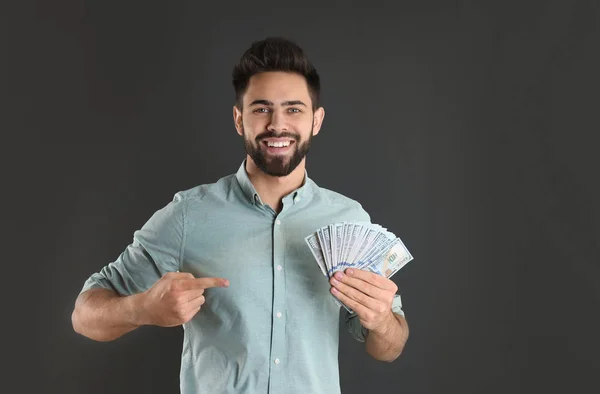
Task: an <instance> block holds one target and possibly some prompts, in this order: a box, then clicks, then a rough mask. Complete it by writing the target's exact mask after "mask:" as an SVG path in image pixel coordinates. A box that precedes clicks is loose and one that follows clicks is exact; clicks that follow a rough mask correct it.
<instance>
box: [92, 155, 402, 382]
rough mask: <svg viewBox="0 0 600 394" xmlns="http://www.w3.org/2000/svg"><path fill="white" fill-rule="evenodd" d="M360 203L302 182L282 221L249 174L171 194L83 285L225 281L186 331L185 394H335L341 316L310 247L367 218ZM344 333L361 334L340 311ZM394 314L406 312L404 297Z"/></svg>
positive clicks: (140, 287) (209, 293)
mask: <svg viewBox="0 0 600 394" xmlns="http://www.w3.org/2000/svg"><path fill="white" fill-rule="evenodd" d="M369 220H370V218H369V215H368V214H367V213H366V212H365V210H364V209H363V208H362V206H361V205H360V204H359V203H358V202H356V201H354V200H352V199H349V198H347V197H344V196H343V195H341V194H338V193H335V192H332V191H330V190H327V189H323V188H320V187H318V186H317V185H316V184H315V183H314V182H313V181H312V180H311V179H310V178H308V176H307V174H306V172H305V178H304V183H303V185H302V186H301V187H300V188H298V189H297V190H295V191H294V192H292V193H290V194H288V195H286V196H285V197H284V198H283V209H282V210H281V212H280V213H279V214H277V213H276V212H275V211H274V210H273V209H272V208H271V207H269V206H268V205H265V204H263V202H262V201H261V199H260V196H259V195H258V194H257V192H256V190H255V189H254V186H253V185H252V183H251V182H250V179H249V178H248V175H247V173H246V170H245V162H243V163H242V165H241V166H240V168H239V170H238V172H237V173H236V174H234V175H229V176H226V177H224V178H221V179H219V180H218V181H217V182H216V183H213V184H205V185H200V186H196V187H194V188H192V189H189V190H185V191H181V192H178V193H176V194H175V196H174V199H173V201H171V202H170V203H169V204H168V205H166V206H165V207H164V208H162V209H160V210H159V211H157V212H155V213H154V215H152V217H151V218H150V219H149V220H148V221H147V222H146V223H145V224H144V226H143V227H142V228H141V229H140V230H138V231H136V232H135V233H134V235H133V242H132V243H131V244H130V245H129V246H127V248H126V249H125V250H124V252H123V253H122V254H121V255H120V256H119V257H118V259H117V260H116V261H114V262H112V263H110V264H108V265H107V266H106V267H104V268H102V270H101V271H100V272H99V273H94V274H93V275H92V276H91V277H90V278H89V279H88V280H87V281H86V283H85V285H84V287H83V289H82V292H83V291H85V290H88V289H90V288H94V287H103V288H107V289H112V290H114V291H116V292H117V293H118V294H120V295H131V294H136V293H140V292H143V291H145V290H147V289H148V288H150V287H151V286H152V285H153V284H154V283H155V282H156V281H157V280H158V279H159V278H160V277H161V276H163V275H164V274H166V273H167V272H173V271H181V272H190V273H192V274H193V275H194V276H195V277H222V278H225V279H228V280H229V282H230V285H229V287H227V288H210V289H207V290H206V291H205V297H206V303H205V304H204V305H203V306H202V309H201V311H200V312H199V313H198V314H197V315H196V316H195V317H194V318H193V319H192V320H190V321H189V322H188V323H186V324H184V325H183V328H184V340H183V351H182V355H181V372H180V384H181V393H183V394H202V393H210V394H220V393H261V394H264V393H271V394H290V393H303V394H304V393H306V394H308V393H310V394H318V393H324V394H325V393H326V394H332V393H339V392H340V385H339V371H338V340H339V338H338V333H339V327H338V324H339V313H340V307H339V305H338V304H337V303H336V302H335V300H334V297H333V296H332V295H331V294H330V292H329V289H330V285H329V282H328V280H327V279H326V278H325V277H324V276H323V274H322V272H321V270H320V269H319V266H318V265H317V263H316V261H315V260H314V258H313V256H312V254H311V252H310V250H309V248H308V247H307V245H306V243H305V241H304V238H305V237H306V236H307V235H309V234H311V233H313V232H314V231H315V230H316V229H317V228H319V227H322V226H325V225H329V224H330V223H335V222H342V221H369ZM341 310H342V313H344V314H345V322H346V326H347V328H348V330H349V332H350V333H351V334H352V336H353V337H354V338H356V339H357V340H359V341H364V340H365V334H366V329H364V327H362V326H361V324H360V321H359V320H358V318H357V317H356V315H350V314H349V313H348V312H347V311H346V310H345V309H344V308H341ZM393 311H394V312H395V313H398V314H403V312H402V309H401V301H400V296H398V295H397V296H396V299H395V300H394V305H393Z"/></svg>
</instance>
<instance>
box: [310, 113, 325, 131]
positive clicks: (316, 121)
mask: <svg viewBox="0 0 600 394" xmlns="http://www.w3.org/2000/svg"><path fill="white" fill-rule="evenodd" d="M323 118H325V108H323V107H319V108H317V109H316V110H315V113H314V114H313V133H312V135H313V136H315V135H317V134H319V131H321V126H322V125H323Z"/></svg>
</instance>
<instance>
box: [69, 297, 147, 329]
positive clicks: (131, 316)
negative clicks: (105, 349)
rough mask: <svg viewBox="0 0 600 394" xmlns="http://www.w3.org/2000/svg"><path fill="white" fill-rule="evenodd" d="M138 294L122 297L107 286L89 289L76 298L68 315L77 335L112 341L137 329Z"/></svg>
mask: <svg viewBox="0 0 600 394" xmlns="http://www.w3.org/2000/svg"><path fill="white" fill-rule="evenodd" d="M140 296H141V294H136V295H132V296H127V297H122V296H119V295H118V294H116V293H115V292H114V291H111V290H107V289H98V288H96V289H90V290H88V291H86V292H84V293H82V294H80V295H79V296H78V297H77V301H76V302H75V309H74V310H73V314H72V316H71V321H72V323H73V329H74V330H75V332H77V333H78V334H81V335H83V336H86V337H88V338H91V339H94V340H96V341H112V340H114V339H117V338H119V337H120V336H122V335H124V334H126V333H128V332H129V331H132V330H134V329H136V328H138V327H139V326H140V325H141V324H140V322H139V321H138V320H139V319H138V318H137V310H138V306H137V304H138V303H139V297H140Z"/></svg>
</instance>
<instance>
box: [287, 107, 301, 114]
mask: <svg viewBox="0 0 600 394" xmlns="http://www.w3.org/2000/svg"><path fill="white" fill-rule="evenodd" d="M288 111H290V112H293V113H299V112H302V111H300V109H298V108H290V109H289V110H288Z"/></svg>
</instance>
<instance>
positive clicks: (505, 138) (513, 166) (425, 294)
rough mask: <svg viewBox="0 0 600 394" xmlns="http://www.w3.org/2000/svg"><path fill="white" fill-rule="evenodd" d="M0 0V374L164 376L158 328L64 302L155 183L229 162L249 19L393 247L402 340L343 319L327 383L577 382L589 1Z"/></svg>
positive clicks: (590, 199) (398, 389) (81, 386)
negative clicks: (235, 82) (298, 89)
mask: <svg viewBox="0 0 600 394" xmlns="http://www.w3.org/2000/svg"><path fill="white" fill-rule="evenodd" d="M15 3H16V4H14V5H12V7H13V9H11V10H3V11H2V12H0V14H1V15H2V26H4V27H6V28H7V29H6V33H3V34H2V55H1V56H0V57H1V58H2V60H1V61H0V64H1V65H0V67H2V69H1V70H0V71H2V89H0V91H1V95H2V102H3V105H2V117H1V122H2V124H1V125H0V127H1V130H2V136H3V140H4V142H3V143H2V147H3V149H2V151H3V155H2V160H3V162H4V163H3V165H2V172H3V186H2V191H3V193H2V199H3V211H4V213H3V216H4V219H3V224H4V225H3V226H2V227H3V236H2V240H3V244H4V245H3V248H2V249H3V261H2V263H3V267H4V271H3V273H4V275H3V279H4V281H3V286H2V292H3V293H4V296H3V304H5V307H4V317H3V324H2V325H3V332H5V334H4V342H6V344H5V350H4V351H3V358H6V359H7V360H8V361H9V362H10V364H9V365H10V366H9V368H8V369H6V367H5V368H4V375H5V376H4V377H3V384H4V385H5V386H6V387H12V389H11V390H12V391H10V392H15V393H16V392H23V393H33V392H57V393H65V394H66V393H90V394H91V393H107V392H111V393H142V392H143V393H174V392H177V391H178V373H179V365H180V359H179V357H180V352H181V341H182V331H181V329H180V328H173V329H164V328H156V327H143V328H141V329H139V330H137V331H135V332H132V333H130V334H127V335H126V336H124V337H122V338H121V339H119V340H117V341H115V342H111V343H97V342H93V341H91V340H89V339H86V338H84V337H81V336H78V335H77V334H75V333H74V332H73V330H72V328H71V325H70V314H71V311H72V309H73V305H74V301H75V298H76V296H77V294H78V292H79V290H80V288H81V286H82V285H83V282H84V281H85V279H86V278H87V277H88V276H89V275H90V274H92V273H93V272H95V271H98V270H99V269H100V268H101V267H102V266H104V265H105V264H107V263H109V262H110V261H112V260H114V259H115V258H116V257H117V256H118V254H119V253H120V252H121V251H122V250H123V249H124V248H125V246H126V245H127V244H128V243H129V242H131V240H132V234H133V232H134V231H135V230H136V229H138V228H139V227H140V226H141V225H142V224H143V223H144V222H145V221H146V220H147V219H148V218H149V217H150V216H151V215H152V213H153V212H154V211H156V210H157V209H159V208H161V207H162V206H164V205H165V204H167V203H168V202H169V201H170V199H171V198H172V196H173V194H174V193H175V192H176V191H179V190H183V189H186V188H190V187H192V186H194V185H197V184H202V183H209V182H214V181H215V180H216V179H218V178H219V177H221V176H224V175H227V174H230V173H233V172H235V171H236V169H237V167H238V166H239V164H240V162H241V161H242V160H243V158H244V152H243V146H242V142H241V140H240V138H239V137H238V136H237V134H236V133H235V130H234V128H233V123H232V119H231V107H232V105H233V99H234V97H233V88H232V87H231V82H230V73H231V69H232V67H233V64H234V63H235V61H236V60H237V59H238V58H239V57H240V56H241V54H242V52H243V51H244V50H245V49H246V48H247V47H248V46H249V45H250V43H251V42H252V41H254V40H257V39H262V38H264V37H265V36H268V35H283V36H286V37H289V38H292V39H294V40H296V41H297V42H298V43H299V44H300V45H301V46H302V47H303V48H304V49H305V50H306V52H307V53H308V55H309V57H310V58H311V59H312V61H313V63H314V64H315V65H316V67H317V70H318V71H319V73H320V75H321V78H322V82H323V105H324V106H325V109H326V117H325V121H324V125H323V129H322V132H321V133H320V135H319V136H318V137H317V138H316V139H315V140H314V144H313V148H312V150H311V152H310V153H309V157H308V161H307V168H308V172H309V175H310V176H311V178H313V179H314V180H315V181H316V182H317V183H318V184H319V185H321V186H323V187H326V188H329V189H333V190H336V191H338V192H341V193H343V194H345V195H347V196H350V197H352V198H354V199H356V200H358V201H360V202H361V203H362V204H363V206H364V207H365V208H366V209H367V210H368V211H369V213H370V214H371V217H372V220H373V221H374V222H376V223H380V224H382V225H385V226H386V227H388V228H390V229H391V230H392V231H394V232H395V233H396V234H397V235H399V236H400V237H401V238H402V239H403V240H404V242H405V243H406V245H407V246H408V247H409V249H410V250H411V252H412V253H413V254H414V256H415V260H414V261H413V262H411V263H409V264H408V265H407V266H406V267H405V268H403V269H402V270H401V271H400V272H399V273H398V274H396V276H394V280H395V281H396V283H397V284H398V286H399V288H400V292H401V294H402V295H403V301H404V310H405V312H406V315H407V318H408V322H409V324H410V327H411V336H410V338H409V341H408V344H407V346H406V348H405V351H404V353H403V355H402V356H401V357H400V358H399V359H398V360H397V361H395V362H394V363H392V364H385V363H380V362H376V361H374V360H372V359H370V358H369V356H367V354H366V353H365V352H364V349H363V345H362V344H360V343H358V342H354V341H353V340H352V339H351V338H350V336H349V335H348V334H347V333H345V332H343V333H342V334H343V335H342V339H341V343H340V372H341V382H342V391H343V392H344V393H363V392H367V391H368V392H376V390H385V392H393V393H411V394H413V393H415V394H416V393H428V394H438V393H462V394H466V393H531V392H542V390H543V392H546V393H563V392H569V393H596V392H598V391H599V389H600V384H599V383H598V377H597V376H598V372H599V371H600V364H599V362H598V359H597V354H598V351H599V350H600V349H599V342H600V341H599V340H598V331H599V330H600V324H599V323H598V319H597V318H596V315H597V313H598V309H599V308H598V306H599V301H600V288H599V286H598V277H599V274H600V269H599V261H600V242H599V239H600V209H599V205H598V201H599V199H600V187H599V181H598V178H599V177H598V170H599V169H600V163H599V160H598V152H597V150H598V142H599V139H598V131H599V130H600V127H599V126H600V122H599V121H598V106H599V105H598V104H599V101H600V100H599V99H598V91H599V88H600V83H599V82H600V78H599V76H598V70H599V69H600V55H599V47H600V23H599V22H600V7H599V3H598V2H597V1H592V0H590V1H569V2H567V1H544V2H542V1H540V2H532V1H496V2H477V1H419V2H414V1H411V2H408V1H400V2H393V4H387V5H384V4H376V3H374V2H369V3H368V5H366V4H363V3H353V2H349V1H343V2H342V1H340V2H335V3H334V2H326V3H323V4H318V3H314V4H312V3H311V4H309V3H308V2H305V1H303V2H290V3H287V2H276V3H264V2H256V3H255V2H246V3H240V4H234V3H231V2H227V1H221V2H215V3H204V4H203V3H202V2H200V1H187V2H182V1H169V2H166V1H165V2H148V1H116V0H105V1H86V2H76V1H45V2H42V1H38V2H37V3H32V2H26V1H19V2H15ZM5 7H6V5H5V6H3V8H5ZM2 391H5V390H4V389H3V390H2Z"/></svg>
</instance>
